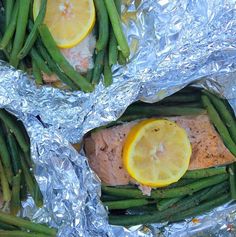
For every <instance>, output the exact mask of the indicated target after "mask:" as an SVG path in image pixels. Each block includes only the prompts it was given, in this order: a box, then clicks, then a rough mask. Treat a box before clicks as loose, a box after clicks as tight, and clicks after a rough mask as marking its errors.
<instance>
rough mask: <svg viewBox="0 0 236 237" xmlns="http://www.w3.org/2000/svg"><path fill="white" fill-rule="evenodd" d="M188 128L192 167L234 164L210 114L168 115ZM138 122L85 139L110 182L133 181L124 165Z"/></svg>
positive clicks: (101, 174) (96, 167) (90, 155)
mask: <svg viewBox="0 0 236 237" xmlns="http://www.w3.org/2000/svg"><path fill="white" fill-rule="evenodd" d="M167 119H169V120H172V121H175V122H176V123H177V124H178V125H179V126H181V127H182V128H184V129H185V130H186V132H187V134H188V137H189V139H190V142H191V145H192V156H191V160H190V164H189V170H194V169H202V168H209V167H214V166H218V165H225V164H229V163H232V162H233V161H234V160H235V157H234V156H233V155H232V154H231V153H230V151H229V150H228V149H227V148H226V147H225V145H224V143H223V142H222V140H221V138H220V136H219V135H218V133H217V131H216V130H215V128H214V127H213V125H212V124H211V122H210V120H209V118H208V116H207V115H199V116H194V117H193V116H179V117H168V118H167ZM136 123H137V121H136V122H129V123H125V124H123V125H119V126H115V127H111V128H107V129H103V130H100V131H97V132H93V133H91V135H90V136H89V137H87V138H85V141H84V148H85V152H86V155H87V157H88V160H89V164H90V166H91V168H92V169H93V170H94V171H95V173H96V174H97V175H98V177H99V178H100V179H101V181H102V182H103V183H105V184H108V185H126V184H128V183H130V182H133V180H132V179H131V177H130V176H129V174H128V173H127V172H126V170H125V169H124V168H123V163H122V149H123V146H124V142H125V139H126V137H127V135H128V133H129V131H130V129H131V128H132V127H133V126H134V125H135V124H136Z"/></svg>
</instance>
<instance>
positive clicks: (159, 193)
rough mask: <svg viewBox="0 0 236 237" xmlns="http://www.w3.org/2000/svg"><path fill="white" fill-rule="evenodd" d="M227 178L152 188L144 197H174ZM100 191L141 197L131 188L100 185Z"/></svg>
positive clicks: (219, 176) (217, 176)
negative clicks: (165, 187)
mask: <svg viewBox="0 0 236 237" xmlns="http://www.w3.org/2000/svg"><path fill="white" fill-rule="evenodd" d="M228 178H229V176H228V174H221V175H215V176H212V177H207V178H203V179H200V180H198V181H196V182H193V183H190V184H187V185H185V186H182V187H177V188H170V189H168V188H167V189H157V190H153V191H152V193H151V196H149V197H146V198H153V199H156V198H174V197H180V196H185V195H191V194H193V193H194V192H197V191H199V190H201V189H204V188H207V187H209V186H212V185H215V184H218V183H221V182H223V181H225V180H227V179H228ZM102 191H103V192H104V193H105V194H108V195H113V196H118V197H129V198H143V194H142V192H141V191H140V190H133V189H116V188H111V187H106V186H103V185H102Z"/></svg>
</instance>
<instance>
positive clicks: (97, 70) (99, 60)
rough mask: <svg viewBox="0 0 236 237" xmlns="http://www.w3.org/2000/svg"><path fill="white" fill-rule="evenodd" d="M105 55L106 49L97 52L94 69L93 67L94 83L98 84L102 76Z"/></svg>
mask: <svg viewBox="0 0 236 237" xmlns="http://www.w3.org/2000/svg"><path fill="white" fill-rule="evenodd" d="M104 56H105V50H101V51H99V52H97V55H96V59H95V64H94V69H93V79H92V84H98V83H99V81H100V78H101V73H102V71H103V67H104Z"/></svg>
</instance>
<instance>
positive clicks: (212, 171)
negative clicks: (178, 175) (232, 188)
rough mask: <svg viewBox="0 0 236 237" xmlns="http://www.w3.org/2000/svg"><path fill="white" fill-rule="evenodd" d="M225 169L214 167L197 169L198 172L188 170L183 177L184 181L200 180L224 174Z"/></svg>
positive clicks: (223, 167)
mask: <svg viewBox="0 0 236 237" xmlns="http://www.w3.org/2000/svg"><path fill="white" fill-rule="evenodd" d="M226 173H227V171H226V167H225V166H221V167H214V168H207V169H199V170H188V171H187V172H186V173H185V175H184V176H183V178H184V179H201V178H205V177H210V176H213V175H218V174H226Z"/></svg>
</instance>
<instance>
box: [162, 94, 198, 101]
mask: <svg viewBox="0 0 236 237" xmlns="http://www.w3.org/2000/svg"><path fill="white" fill-rule="evenodd" d="M200 100H201V95H200V94H199V93H198V94H194V95H181V94H175V95H171V96H168V97H166V98H164V99H163V100H161V101H159V103H190V102H196V101H200Z"/></svg>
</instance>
